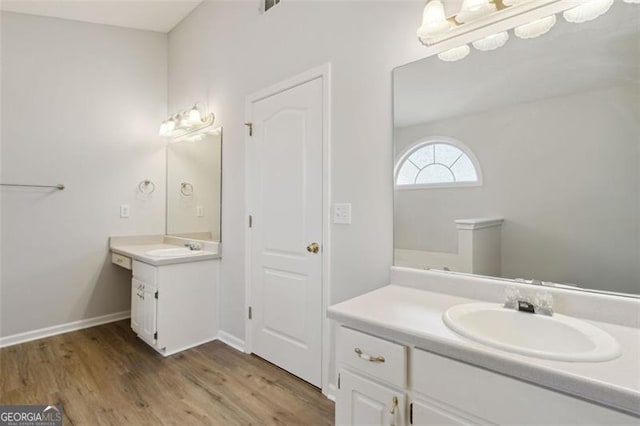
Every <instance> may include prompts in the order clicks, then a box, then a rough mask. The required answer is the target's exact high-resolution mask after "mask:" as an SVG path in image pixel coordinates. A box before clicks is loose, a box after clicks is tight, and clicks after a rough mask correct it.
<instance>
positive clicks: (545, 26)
mask: <svg viewBox="0 0 640 426" xmlns="http://www.w3.org/2000/svg"><path fill="white" fill-rule="evenodd" d="M555 24H556V15H551V16H547V17H546V18H542V19H536V20H535V21H531V22H529V23H528V24H524V25H520V26H519V27H515V28H514V29H513V33H514V34H515V35H516V37H518V38H523V39H526V38H535V37H540V36H541V35H543V34H546V33H548V32H549V30H551V28H553V26H554V25H555Z"/></svg>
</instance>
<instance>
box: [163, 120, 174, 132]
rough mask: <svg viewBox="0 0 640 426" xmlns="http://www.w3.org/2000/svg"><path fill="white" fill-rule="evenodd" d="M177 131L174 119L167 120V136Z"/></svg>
mask: <svg viewBox="0 0 640 426" xmlns="http://www.w3.org/2000/svg"><path fill="white" fill-rule="evenodd" d="M175 129H176V121H175V120H174V119H173V118H170V119H169V120H167V122H166V127H165V135H166V134H167V133H171V132H173V131H174V130H175Z"/></svg>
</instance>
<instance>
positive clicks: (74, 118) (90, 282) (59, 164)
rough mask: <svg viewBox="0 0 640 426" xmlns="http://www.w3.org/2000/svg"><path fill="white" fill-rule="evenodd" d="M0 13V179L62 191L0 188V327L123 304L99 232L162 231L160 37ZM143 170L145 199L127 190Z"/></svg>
mask: <svg viewBox="0 0 640 426" xmlns="http://www.w3.org/2000/svg"><path fill="white" fill-rule="evenodd" d="M1 19H2V22H1V24H2V29H1V36H2V81H1V83H2V116H1V118H2V133H1V136H2V139H1V142H2V151H1V153H2V158H1V166H2V171H1V181H2V182H13V183H36V184H55V183H63V184H65V185H66V189H65V190H64V191H57V192H53V191H46V190H28V189H7V188H3V189H2V190H1V197H2V198H1V201H2V233H1V234H2V235H1V240H2V241H1V243H2V273H1V274H2V275H1V278H2V280H1V287H0V292H1V294H0V296H1V297H0V310H1V312H0V336H8V335H12V334H16V333H20V332H25V331H31V330H35V329H39V328H42V327H48V326H52V325H57V324H63V323H67V322H71V321H77V320H81V319H86V318H91V317H95V316H99V315H105V314H109V313H114V312H119V311H125V310H128V309H129V303H130V281H129V280H130V278H129V272H128V271H125V270H124V269H120V268H118V267H116V266H114V265H112V264H111V263H110V259H109V252H108V237H109V235H118V234H119V235H126V234H161V233H164V204H165V196H164V192H165V190H164V188H165V184H164V181H165V179H164V165H165V151H164V149H165V146H164V144H163V143H162V142H161V141H160V140H159V139H158V137H157V126H158V123H159V122H160V121H161V120H162V119H164V118H165V117H166V115H167V114H166V105H167V36H166V34H160V33H154V32H146V31H137V30H129V29H123V28H117V27H111V26H105V25H96V24H85V23H79V22H74V21H66V20H60V19H53V18H43V17H36V16H29V15H20V14H14V13H8V12H3V13H2V18H1ZM143 179H151V180H153V182H154V183H155V184H156V191H155V193H154V194H153V196H152V197H151V198H150V199H149V200H143V199H139V198H138V197H137V196H136V188H137V185H138V182H140V181H141V180H143ZM120 204H129V205H130V206H131V217H130V218H129V219H120V217H119V206H120Z"/></svg>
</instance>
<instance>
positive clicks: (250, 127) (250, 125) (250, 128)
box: [244, 123, 253, 136]
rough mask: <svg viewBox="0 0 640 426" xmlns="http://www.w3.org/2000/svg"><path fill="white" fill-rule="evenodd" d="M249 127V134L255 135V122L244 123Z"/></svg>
mask: <svg viewBox="0 0 640 426" xmlns="http://www.w3.org/2000/svg"><path fill="white" fill-rule="evenodd" d="M244 125H245V126H247V127H248V128H249V136H253V123H244Z"/></svg>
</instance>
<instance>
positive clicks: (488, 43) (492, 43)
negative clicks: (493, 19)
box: [472, 31, 509, 52]
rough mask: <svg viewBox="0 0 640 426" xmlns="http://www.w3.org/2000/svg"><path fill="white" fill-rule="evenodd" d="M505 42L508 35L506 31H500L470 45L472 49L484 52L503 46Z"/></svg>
mask: <svg viewBox="0 0 640 426" xmlns="http://www.w3.org/2000/svg"><path fill="white" fill-rule="evenodd" d="M507 40H509V33H508V32H506V31H502V32H500V33H495V34H492V35H490V36H488V37H485V38H481V39H480V40H476V41H474V42H473V43H472V44H473V47H475V48H476V49H478V50H482V51H483V52H484V51H487V50H494V49H497V48H498V47H502V46H504V44H505V43H506V42H507Z"/></svg>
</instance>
